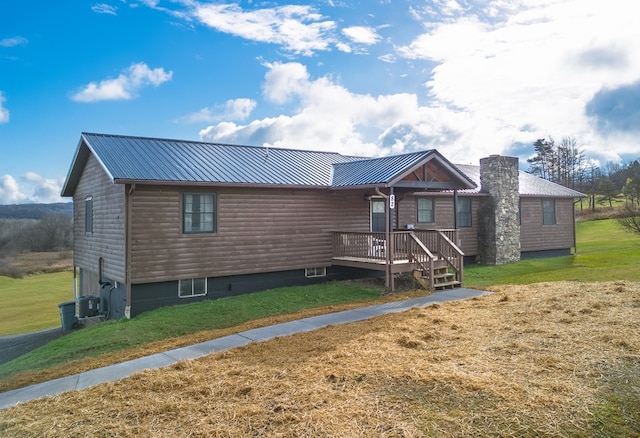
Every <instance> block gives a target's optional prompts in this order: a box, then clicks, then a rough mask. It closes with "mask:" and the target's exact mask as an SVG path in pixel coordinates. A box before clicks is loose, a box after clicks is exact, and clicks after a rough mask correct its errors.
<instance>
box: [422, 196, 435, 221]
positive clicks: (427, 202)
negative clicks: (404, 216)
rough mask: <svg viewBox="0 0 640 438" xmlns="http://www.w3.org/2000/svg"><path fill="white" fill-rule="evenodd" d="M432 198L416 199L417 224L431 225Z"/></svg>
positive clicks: (433, 219)
mask: <svg viewBox="0 0 640 438" xmlns="http://www.w3.org/2000/svg"><path fill="white" fill-rule="evenodd" d="M433 204H434V202H433V198H418V223H419V224H432V223H434V222H435V221H436V220H435V217H436V216H435V214H434V209H433Z"/></svg>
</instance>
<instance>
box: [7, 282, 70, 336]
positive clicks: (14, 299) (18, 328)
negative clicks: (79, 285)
mask: <svg viewBox="0 0 640 438" xmlns="http://www.w3.org/2000/svg"><path fill="white" fill-rule="evenodd" d="M72 291H73V273H72V272H68V271H67V272H55V273H53V274H39V275H30V276H27V277H25V278H22V279H16V278H9V277H2V276H0V299H1V300H2V303H3V304H2V306H0V336H3V335H10V334H18V333H26V332H32V331H36V330H43V329H48V328H51V327H56V326H58V327H59V326H60V309H59V307H58V304H59V303H62V302H64V301H71V300H73V292H72Z"/></svg>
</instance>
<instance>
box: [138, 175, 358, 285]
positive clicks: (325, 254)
mask: <svg viewBox="0 0 640 438" xmlns="http://www.w3.org/2000/svg"><path fill="white" fill-rule="evenodd" d="M184 192H193V193H204V192H212V193H215V194H216V200H217V211H218V215H217V232H216V233H213V234H208V233H207V234H183V233H182V194H183V193H184ZM132 196H133V198H132V217H133V224H132V236H131V239H132V255H131V257H132V261H131V263H132V266H131V268H132V279H131V281H132V283H146V282H156V281H169V280H175V279H184V278H197V277H216V276H226V275H239V274H249V273H260V272H274V271H281V270H291V269H304V268H308V267H318V266H327V265H329V264H330V263H331V256H332V247H331V245H332V243H331V242H332V235H331V231H335V230H344V231H368V230H369V202H368V201H367V200H366V199H365V196H364V192H362V191H338V192H336V191H333V192H332V191H328V190H322V189H309V190H298V189H295V190H292V189H265V188H218V189H203V188H195V187H192V188H189V187H180V188H179V187H163V188H158V187H153V186H141V185H137V187H136V190H135V191H134V192H133V195H132Z"/></svg>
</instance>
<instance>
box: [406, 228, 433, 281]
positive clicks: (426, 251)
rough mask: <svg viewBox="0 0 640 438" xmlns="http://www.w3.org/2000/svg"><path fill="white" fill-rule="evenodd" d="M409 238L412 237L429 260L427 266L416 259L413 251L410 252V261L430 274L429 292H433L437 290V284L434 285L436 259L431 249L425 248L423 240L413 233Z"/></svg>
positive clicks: (411, 232)
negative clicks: (434, 262) (434, 263)
mask: <svg viewBox="0 0 640 438" xmlns="http://www.w3.org/2000/svg"><path fill="white" fill-rule="evenodd" d="M409 237H411V240H412V241H413V243H415V244H416V245H417V247H418V248H419V249H420V251H421V252H422V253H423V255H425V256H426V257H427V260H426V263H427V264H426V265H425V263H424V262H423V261H422V260H420V259H419V258H418V257H416V254H414V253H413V251H409V256H410V261H412V262H414V263H416V264H417V265H419V266H421V267H422V269H424V270H425V271H427V272H428V273H429V290H430V291H431V292H433V291H434V290H435V284H434V283H435V281H434V278H433V261H434V259H435V258H436V257H435V256H434V255H433V253H432V252H431V251H429V248H427V247H426V246H425V244H424V243H423V242H422V240H420V239H419V238H418V236H416V235H415V233H414V232H413V231H410V232H409Z"/></svg>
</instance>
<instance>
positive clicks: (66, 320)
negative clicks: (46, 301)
mask: <svg viewBox="0 0 640 438" xmlns="http://www.w3.org/2000/svg"><path fill="white" fill-rule="evenodd" d="M58 307H59V308H60V322H61V324H62V330H71V329H73V328H74V327H75V326H76V324H77V323H78V318H76V302H75V301H65V302H64V303H60V304H58Z"/></svg>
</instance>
